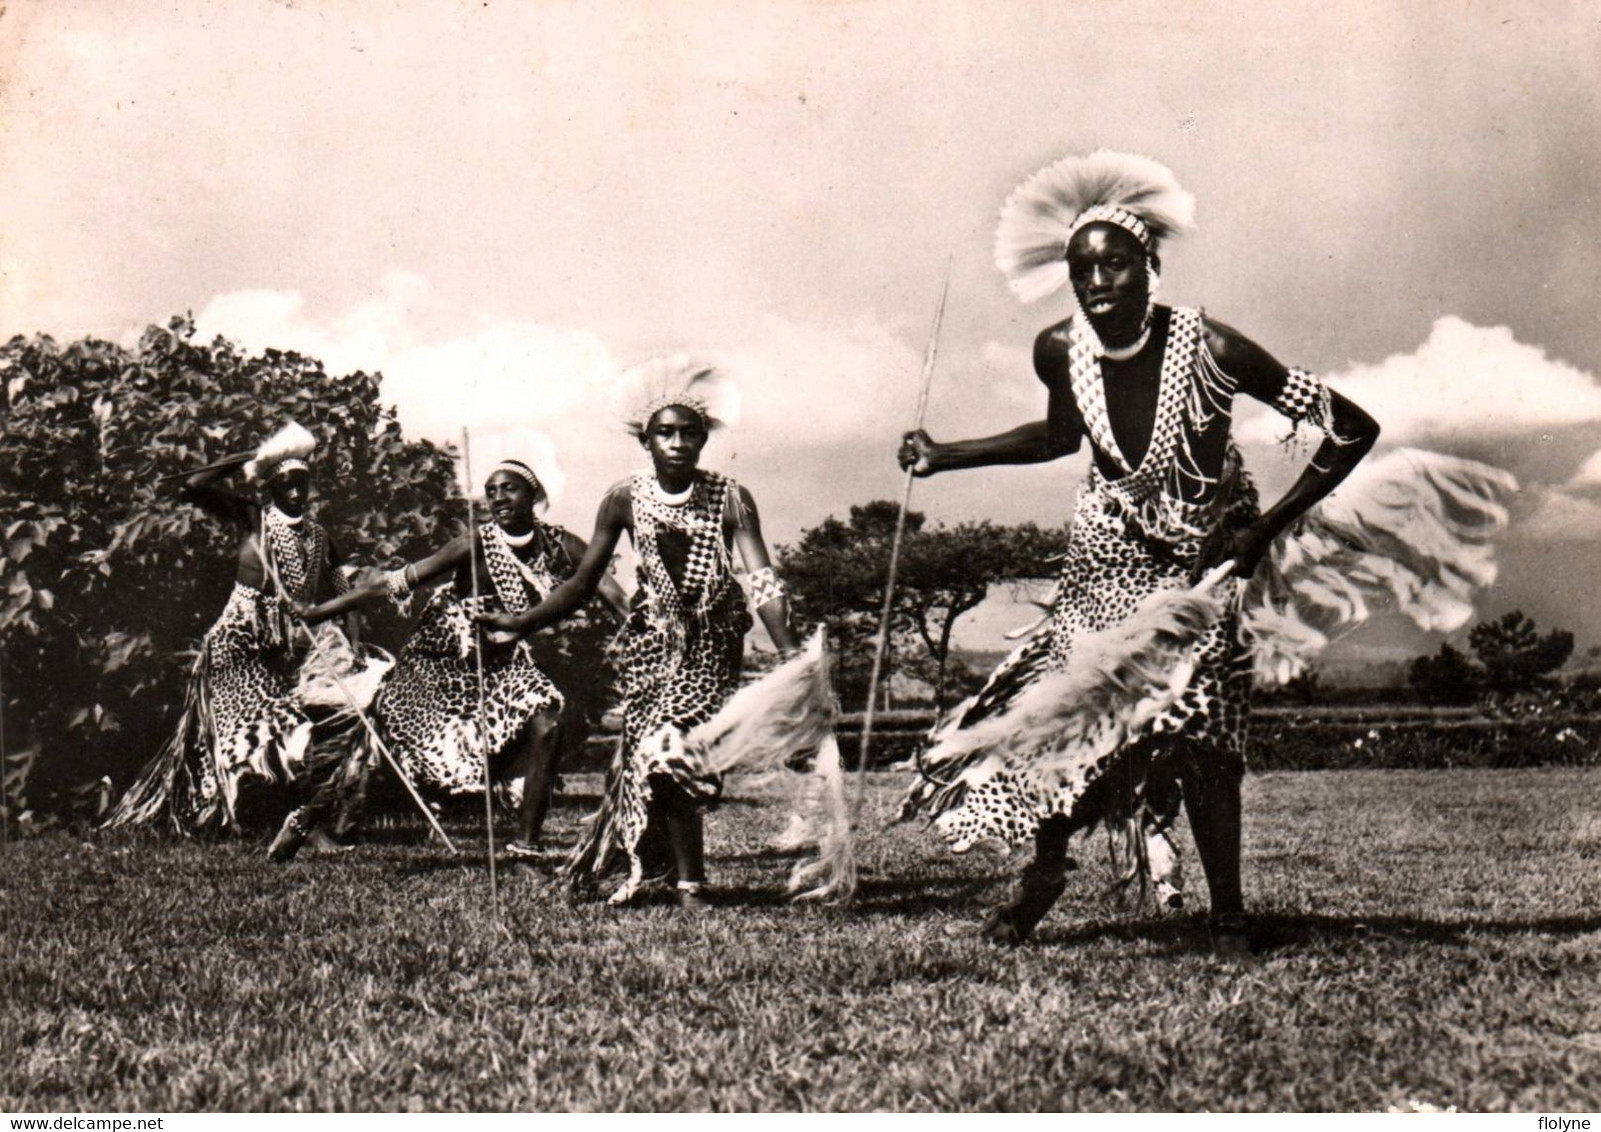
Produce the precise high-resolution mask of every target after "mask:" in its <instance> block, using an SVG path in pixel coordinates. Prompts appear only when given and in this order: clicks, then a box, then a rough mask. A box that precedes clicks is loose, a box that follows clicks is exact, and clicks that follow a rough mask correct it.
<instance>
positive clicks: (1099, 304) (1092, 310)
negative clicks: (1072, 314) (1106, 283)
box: [1084, 299, 1117, 314]
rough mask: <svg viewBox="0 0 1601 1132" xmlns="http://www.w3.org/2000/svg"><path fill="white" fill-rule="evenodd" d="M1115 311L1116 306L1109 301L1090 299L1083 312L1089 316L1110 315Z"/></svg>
mask: <svg viewBox="0 0 1601 1132" xmlns="http://www.w3.org/2000/svg"><path fill="white" fill-rule="evenodd" d="M1116 309H1117V304H1116V303H1115V302H1113V301H1112V300H1111V299H1091V300H1090V302H1089V305H1088V306H1086V307H1085V308H1084V310H1085V311H1086V312H1087V313H1089V314H1111V313H1112V312H1113V311H1114V310H1116Z"/></svg>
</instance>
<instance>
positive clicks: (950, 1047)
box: [0, 770, 1601, 1112]
mask: <svg viewBox="0 0 1601 1132" xmlns="http://www.w3.org/2000/svg"><path fill="white" fill-rule="evenodd" d="M889 782H890V780H889V779H887V778H885V779H883V780H882V781H881V782H880V784H879V785H878V787H877V789H878V792H879V799H878V806H877V807H876V808H879V809H887V808H889V805H890V803H889V800H888V799H889V795H890V785H889ZM596 785H597V784H596V782H595V780H593V779H591V778H580V779H578V780H576V781H573V782H570V784H569V790H571V791H572V792H573V793H572V795H571V796H569V797H568V799H567V800H566V801H565V802H564V804H563V805H562V806H561V808H560V809H559V810H558V812H557V815H556V817H557V828H556V832H558V833H559V834H561V835H563V836H569V835H570V833H571V830H572V826H573V823H574V822H575V821H576V819H577V818H578V817H579V816H580V815H581V813H582V812H583V810H584V808H585V807H587V806H588V805H589V804H590V803H591V802H592V801H593V793H594V790H595V788H596ZM774 817H775V815H774V814H773V812H772V811H771V810H770V809H767V808H763V807H758V806H755V805H749V804H736V805H730V806H726V807H725V808H724V809H723V810H721V811H720V812H719V813H718V814H717V815H715V816H714V817H713V819H712V824H711V837H710V845H709V848H710V851H711V853H712V856H713V858H714V861H713V868H714V870H715V878H716V879H717V880H718V881H719V882H720V884H721V886H722V896H721V900H722V901H723V906H721V907H719V908H717V909H715V910H713V911H712V912H710V913H708V914H706V915H704V916H701V917H685V916H683V915H681V914H679V913H678V912H677V911H676V909H674V908H671V907H668V906H657V907H650V908H644V909H639V910H627V911H615V910H612V909H608V908H606V907H604V906H598V905H592V904H586V905H578V906H573V905H570V904H569V903H568V902H567V901H566V900H565V898H564V897H563V896H562V895H561V893H560V891H559V890H558V889H556V888H555V887H553V886H552V885H551V884H550V883H549V882H548V879H546V874H542V873H540V872H538V871H535V870H530V869H527V868H526V867H522V868H518V869H514V870H508V871H507V872H506V873H505V874H503V876H504V887H503V893H502V898H503V921H504V924H505V928H506V929H507V930H506V931H504V932H503V931H500V930H497V929H496V927H495V926H494V923H493V921H492V920H491V919H490V918H489V916H488V915H487V913H486V903H485V902H486V887H485V878H484V869H483V864H482V860H481V854H482V847H483V843H482V833H481V830H479V831H474V830H473V829H472V828H471V826H470V825H469V824H468V823H467V821H466V819H465V818H463V821H462V823H461V824H460V825H459V826H458V827H456V828H455V829H454V830H453V832H456V833H459V834H460V836H461V837H462V838H463V840H464V841H466V842H467V843H468V850H469V851H468V852H467V853H464V854H463V856H462V857H460V858H452V857H450V856H448V855H446V854H445V853H444V852H443V851H442V850H440V849H438V848H435V847H431V846H426V845H424V844H422V843H421V842H420V839H419V838H418V836H417V831H416V830H415V829H413V828H411V827H409V826H408V827H405V828H401V829H386V830H380V831H377V832H376V833H375V835H374V841H373V842H372V843H369V844H368V845H367V846H365V847H364V848H363V849H361V850H359V851H358V852H356V853H353V854H348V855H346V856H344V857H341V858H338V859H331V858H308V859H305V860H303V861H299V862H296V863H295V864H293V865H291V866H288V867H279V866H273V865H270V864H269V863H268V862H267V861H266V860H265V859H264V858H263V856H262V848H261V845H260V844H259V843H246V842H230V843H225V844H212V845H199V844H185V843H175V842H170V841H164V840H160V839H157V838H153V837H150V836H148V835H120V836H115V837H109V836H107V837H100V838H97V839H95V840H94V841H92V842H89V843H83V842H80V841H78V840H74V839H71V838H68V837H66V836H51V837H41V838H38V839H34V840H31V841H26V842H13V843H12V844H11V846H10V848H9V849H8V850H6V851H5V853H4V856H3V858H0V866H3V867H0V916H3V917H4V921H3V927H0V988H3V994H0V1108H6V1109H10V1110H47V1111H57V1112H59V1111H63V1110H71V1109H94V1110H101V1109H135V1110H156V1109H163V1110H165V1109H175V1110H194V1109H271V1110H276V1109H327V1108H341V1109H342V1108H349V1109H375V1108H376V1109H407V1108H420V1109H505V1108H584V1109H595V1108H599V1109H614V1108H675V1109H678V1108H688V1109H706V1108H717V1109H797V1108H798V1109H878V1108H891V1109H1034V1108H1078V1109H1185V1110H1188V1109H1201V1108H1210V1109H1339V1110H1351V1109H1357V1110H1371V1109H1381V1110H1382V1109H1386V1108H1389V1107H1392V1106H1394V1107H1403V1108H1404V1107H1409V1106H1413V1105H1435V1106H1448V1105H1455V1106H1459V1107H1460V1108H1463V1109H1518V1110H1574V1109H1595V1108H1597V1107H1601V771H1597V770H1550V771H1534V770H1526V771H1510V772H1498V771H1434V772H1404V771H1391V772H1338V773H1335V772H1330V773H1306V774H1269V775H1258V776H1254V777H1252V778H1251V779H1249V780H1248V784H1247V817H1248V828H1247V855H1248V864H1247V868H1248V873H1247V883H1248V886H1249V890H1250V893H1251V897H1252V899H1253V902H1254V904H1255V906H1256V907H1257V908H1258V909H1259V910H1260V911H1261V913H1262V934H1263V943H1264V944H1265V946H1264V949H1263V951H1262V953H1261V955H1260V956H1259V957H1258V958H1257V959H1255V960H1253V961H1248V962H1240V961H1227V960H1221V959H1216V958H1213V957H1212V956H1211V955H1210V954H1209V952H1208V950H1207V946H1206V932H1205V926H1204V919H1203V918H1202V917H1200V916H1199V915H1197V914H1189V915H1182V916H1167V917H1155V916H1149V915H1148V916H1143V917H1130V916H1127V915H1124V914H1122V913H1120V912H1118V911H1117V910H1116V909H1114V908H1112V907H1110V906H1109V905H1108V904H1107V903H1106V902H1105V901H1104V900H1103V899H1102V898H1101V897H1100V895H1099V894H1100V892H1101V890H1102V887H1103V884H1104V881H1105V879H1106V873H1105V870H1104V868H1103V867H1102V866H1101V865H1100V857H1101V854H1102V852H1103V847H1102V846H1101V844H1100V843H1099V842H1096V843H1095V844H1094V845H1093V846H1091V847H1088V848H1087V849H1086V850H1085V852H1084V854H1083V855H1084V858H1085V863H1086V868H1085V869H1084V870H1082V871H1081V872H1080V873H1078V874H1077V879H1076V880H1075V882H1074V884H1073V886H1072V887H1070V888H1069V890H1068V894H1067V896H1066V897H1065V898H1064V899H1063V902H1062V903H1061V905H1060V906H1059V907H1058V909H1057V911H1056V912H1055V913H1053V915H1052V917H1051V918H1050V919H1049V920H1047V921H1046V923H1045V924H1044V925H1043V927H1042V929H1041V932H1040V933H1039V936H1038V939H1037V942H1036V943H1035V944H1034V945H1031V946H1029V947H1026V948H1024V949H1021V950H1016V951H1004V950H996V949H994V948H992V947H990V946H988V945H986V944H985V943H983V942H982V941H980V940H979V939H977V938H975V937H974V936H973V934H972V932H971V927H972V925H973V924H974V922H975V921H976V919H977V918H978V917H979V915H980V913H981V910H982V909H983V908H984V907H985V906H986V905H987V904H988V903H990V902H991V901H993V900H995V899H996V898H997V897H998V896H999V895H1000V892H1001V884H1000V880H999V878H1000V877H1001V876H1002V873H1003V869H1002V866H1001V865H1000V863H999V862H997V861H996V860H995V859H994V858H993V857H980V856H976V855H975V856H973V857H971V858H968V859H958V858H952V857H950V856H949V855H945V854H943V853H942V852H938V851H936V849H935V846H934V844H933V842H932V840H931V838H930V836H929V835H928V834H927V833H926V832H924V831H922V830H920V829H918V828H916V827H911V828H904V827H903V828H897V829H894V830H891V831H889V832H887V833H886V834H883V835H881V836H878V837H876V838H875V839H874V840H873V841H872V843H871V844H869V845H868V846H867V847H866V848H865V856H866V863H867V865H868V866H869V867H870V868H871V869H872V870H873V872H872V875H870V876H869V877H868V878H867V880H866V882H865V883H864V887H863V891H862V893H861V896H860V898H859V900H858V902H857V904H856V906H855V907H854V908H853V909H851V910H850V911H839V910H834V909H827V908H818V907H806V906H793V905H789V904H786V903H785V902H784V901H783V900H782V898H781V895H780V893H781V889H782V885H783V880H784V876H785V872H786V870H787V867H788V862H787V861H786V860H785V859H783V858H781V857H778V856H776V855H774V854H771V853H768V852H766V851H765V850H764V849H763V844H764V838H765V837H766V836H767V834H768V832H769V831H770V830H771V829H772V827H773V825H774V820H773V819H774ZM1184 843H1185V844H1186V846H1187V835H1186V837H1185V838H1184ZM474 846H476V850H477V856H476V857H475V856H474V854H473V853H472V851H471V850H472V848H473V847H474ZM1195 880H1196V882H1197V883H1198V880H1199V877H1198V875H1197V876H1196V877H1195ZM1197 903H1199V901H1197Z"/></svg>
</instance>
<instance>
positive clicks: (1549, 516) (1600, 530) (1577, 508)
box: [1513, 488, 1601, 542]
mask: <svg viewBox="0 0 1601 1132" xmlns="http://www.w3.org/2000/svg"><path fill="white" fill-rule="evenodd" d="M1513 533H1514V534H1517V535H1520V536H1522V537H1523V538H1526V539H1530V540H1532V541H1534V542H1589V541H1591V540H1592V539H1595V538H1598V537H1601V503H1596V502H1594V501H1593V500H1589V499H1580V498H1579V497H1578V496H1575V495H1569V494H1568V493H1567V492H1565V491H1561V490H1559V489H1557V488H1550V489H1548V490H1545V491H1543V492H1542V493H1541V494H1540V497H1539V502H1538V503H1537V504H1536V505H1535V508H1534V510H1533V511H1532V512H1531V513H1530V514H1529V517H1528V518H1526V519H1523V520H1522V521H1520V522H1518V523H1516V524H1515V525H1514V526H1513Z"/></svg>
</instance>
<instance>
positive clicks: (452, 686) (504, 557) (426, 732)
mask: <svg viewBox="0 0 1601 1132" xmlns="http://www.w3.org/2000/svg"><path fill="white" fill-rule="evenodd" d="M497 447H498V448H503V449H505V450H506V452H505V454H504V457H503V458H501V459H498V460H495V459H489V461H488V462H489V463H490V472H489V474H488V476H487V477H486V478H485V480H484V485H483V491H484V497H485V499H486V500H487V502H488V504H489V511H490V516H491V518H490V520H489V521H487V522H482V523H479V522H470V523H469V530H468V532H467V533H466V534H463V535H461V536H459V537H457V538H455V539H453V540H452V541H451V542H450V543H448V544H446V545H445V546H444V547H443V548H441V549H440V550H438V551H436V552H435V553H434V554H432V555H430V556H428V557H427V558H424V559H422V560H420V561H418V562H413V563H410V564H408V565H406V566H404V567H402V568H400V569H397V570H392V571H389V572H388V573H386V574H383V575H381V576H379V577H376V578H373V579H371V580H368V581H366V582H364V583H363V584H361V585H359V586H356V587H355V588H353V589H352V590H350V591H349V592H348V593H346V594H344V595H342V596H340V597H337V598H335V599H333V600H332V601H328V602H324V603H323V604H321V605H317V606H308V607H306V608H305V609H303V610H302V612H303V614H304V616H305V617H306V619H307V620H308V621H310V622H313V623H315V622H317V621H320V620H323V619H325V618H328V617H333V616H337V615H338V614H340V613H342V612H344V611H345V610H347V609H351V608H354V607H356V606H358V605H361V604H363V603H369V602H376V601H381V600H385V599H392V600H396V601H404V600H405V599H406V598H407V597H408V595H410V594H411V593H412V592H413V591H414V590H417V589H421V588H425V587H428V586H430V585H435V584H438V583H441V582H445V583H448V584H446V585H444V586H442V587H441V588H439V589H437V590H436V591H435V592H434V594H433V596H432V598H431V599H430V600H429V602H428V605H427V607H426V608H425V610H424V612H423V615H422V619H421V621H420V623H419V624H418V626H417V628H416V629H415V630H414V631H413V633H412V636H411V639H410V641H409V642H408V643H407V645H406V647H405V649H404V650H403V651H402V652H401V654H400V658H399V660H398V662H397V663H396V665H395V667H394V669H393V670H392V671H391V672H390V673H389V674H388V675H387V676H386V677H385V679H384V682H383V684H382V686H381V687H380V689H379V691H378V695H377V697H376V699H375V700H374V710H375V714H376V716H377V719H378V723H379V726H380V728H381V730H382V732H383V734H384V735H385V736H386V737H387V739H388V741H389V743H390V744H391V746H392V747H393V748H394V750H395V753H396V756H397V758H398V759H399V761H400V763H401V765H402V766H403V767H404V768H405V771H406V773H407V774H408V775H410V776H411V777H412V778H414V779H415V780H416V781H417V782H418V783H419V784H421V785H424V786H431V787H433V788H435V789H438V790H443V791H446V792H448V793H463V792H467V791H473V790H478V789H482V788H484V783H485V778H486V769H485V768H486V765H488V766H489V767H490V778H491V779H493V778H494V777H497V776H504V777H508V778H509V777H516V776H517V775H519V774H520V775H522V776H523V794H522V802H521V806H520V814H519V817H520V822H519V826H520V828H519V837H518V838H517V839H516V840H514V841H512V842H510V843H509V844H508V845H507V846H506V853H507V855H508V856H511V857H515V858H534V857H537V856H538V840H539V836H540V832H541V830H542V828H543V825H544V820H545V816H546V813H547V811H548V808H549V804H550V794H551V788H552V786H553V782H554V773H555V759H556V752H557V739H558V734H557V727H558V724H559V722H560V716H561V711H562V707H563V697H562V695H561V693H560V692H559V691H558V690H557V688H556V686H555V684H554V683H552V682H551V680H550V677H549V676H547V675H546V674H545V673H544V672H543V671H542V670H541V669H540V667H539V665H538V663H536V661H535V660H534V656H533V650H532V646H531V645H530V643H529V642H527V641H522V640H518V639H517V638H516V637H515V635H513V634H504V633H502V634H498V635H496V634H483V633H480V632H478V631H477V626H476V625H475V624H474V621H473V618H474V616H475V615H477V614H481V613H491V612H495V613H518V612H520V611H524V610H528V609H530V608H532V607H534V606H536V605H538V604H539V603H540V602H541V601H542V600H543V599H544V598H545V597H546V596H548V595H549V594H550V593H551V591H553V590H554V589H556V588H557V586H558V584H559V583H560V582H562V581H563V580H564V579H566V578H567V577H568V575H570V574H571V573H572V570H573V565H574V563H575V562H577V561H579V560H580V559H581V558H582V557H583V556H584V555H585V552H586V549H587V548H586V547H585V544H584V542H583V540H582V539H580V538H578V537H577V536H576V535H573V534H572V533H570V532H568V531H566V530H563V529H562V528H560V527H557V526H554V525H552V524H549V523H546V522H545V521H543V520H542V519H540V518H539V516H538V515H537V514H536V508H537V507H538V506H539V505H540V504H541V503H544V502H546V501H547V500H548V491H547V488H546V484H547V483H548V482H550V481H551V480H552V478H553V477H554V471H553V460H552V459H550V458H549V457H551V456H552V453H550V452H549V445H548V442H545V441H544V439H543V438H542V437H537V436H533V435H529V434H519V435H517V436H510V437H508V436H502V437H498V438H488V442H487V443H483V444H481V445H480V449H481V453H480V454H481V455H482V454H484V453H488V452H489V451H490V450H491V449H494V448H497ZM514 450H516V451H518V454H517V455H512V454H511V453H512V452H513V451H514ZM541 457H545V458H543V459H542V458H541ZM536 465H542V468H541V470H540V471H536V470H535V466H536ZM601 565H602V572H603V573H604V566H605V563H604V562H603V563H602V564H601ZM597 588H598V589H599V590H600V593H601V595H602V597H603V598H604V599H605V600H606V601H607V603H608V604H610V605H611V606H612V607H613V609H614V610H616V611H617V612H618V614H619V616H623V615H626V612H627V602H626V598H625V596H624V594H623V592H622V590H621V588H620V587H618V586H617V584H616V582H615V581H613V580H612V579H611V578H610V577H602V578H601V579H599V581H598V583H597ZM482 638H487V639H482ZM508 754H509V755H510V761H509V762H507V761H506V756H507V755H508ZM496 764H504V765H503V766H502V767H500V769H499V770H498V774H497V773H496ZM335 805H336V795H335V794H333V793H331V792H319V795H318V796H317V797H314V798H313V799H312V801H311V802H309V803H308V804H307V805H306V806H304V807H302V808H301V809H300V810H297V811H295V812H294V813H292V814H290V815H289V817H288V818H287V819H286V820H285V823H284V829H283V831H282V832H281V833H280V835H279V838H278V840H277V841H276V842H275V843H274V846H275V853H276V855H277V856H279V857H280V858H287V857H290V856H293V855H294V851H295V850H296V849H297V848H298V847H299V844H300V841H301V840H303V839H304V837H305V836H306V835H307V834H308V833H309V832H310V831H311V830H313V829H315V828H317V827H318V826H319V825H320V824H322V823H324V822H325V821H326V820H327V819H328V816H329V815H330V814H331V813H332V812H333V810H334V808H335Z"/></svg>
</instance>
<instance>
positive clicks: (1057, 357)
mask: <svg viewBox="0 0 1601 1132" xmlns="http://www.w3.org/2000/svg"><path fill="white" fill-rule="evenodd" d="M1034 372H1035V373H1036V374H1037V375H1038V376H1039V379H1040V380H1041V381H1042V382H1044V383H1045V388H1046V389H1047V390H1048V391H1049V395H1050V400H1049V402H1048V403H1047V405H1046V410H1045V419H1044V420H1042V421H1030V422H1029V423H1028V424H1025V425H1020V426H1018V427H1017V428H1014V429H1012V430H1010V431H1008V432H1002V433H998V434H996V435H994V436H984V437H978V438H976V439H973V440H953V441H948V442H946V443H944V444H941V443H939V442H938V441H936V440H934V439H933V438H932V437H930V436H929V435H928V433H926V432H924V431H923V430H921V429H918V430H917V431H916V432H908V433H907V434H906V435H905V436H903V437H902V438H901V448H900V453H899V459H900V465H901V467H902V468H907V469H910V470H911V471H912V473H913V474H914V475H918V476H931V475H934V474H935V473H936V472H954V471H959V470H961V469H964V468H985V467H989V466H990V465H992V464H1043V463H1045V462H1047V461H1049V460H1055V459H1057V458H1058V457H1061V456H1067V455H1070V454H1072V453H1074V452H1077V451H1078V449H1079V445H1080V444H1081V443H1082V442H1083V439H1084V424H1083V421H1082V420H1081V419H1080V418H1079V415H1078V407H1077V406H1076V405H1075V404H1074V403H1073V395H1072V392H1071V391H1070V387H1069V385H1068V380H1067V374H1068V370H1067V336H1066V333H1065V331H1064V330H1063V328H1062V327H1060V326H1057V327H1052V328H1051V329H1049V330H1046V331H1045V332H1044V333H1043V334H1041V335H1040V336H1039V337H1038V338H1037V339H1036V340H1035V342H1034Z"/></svg>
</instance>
